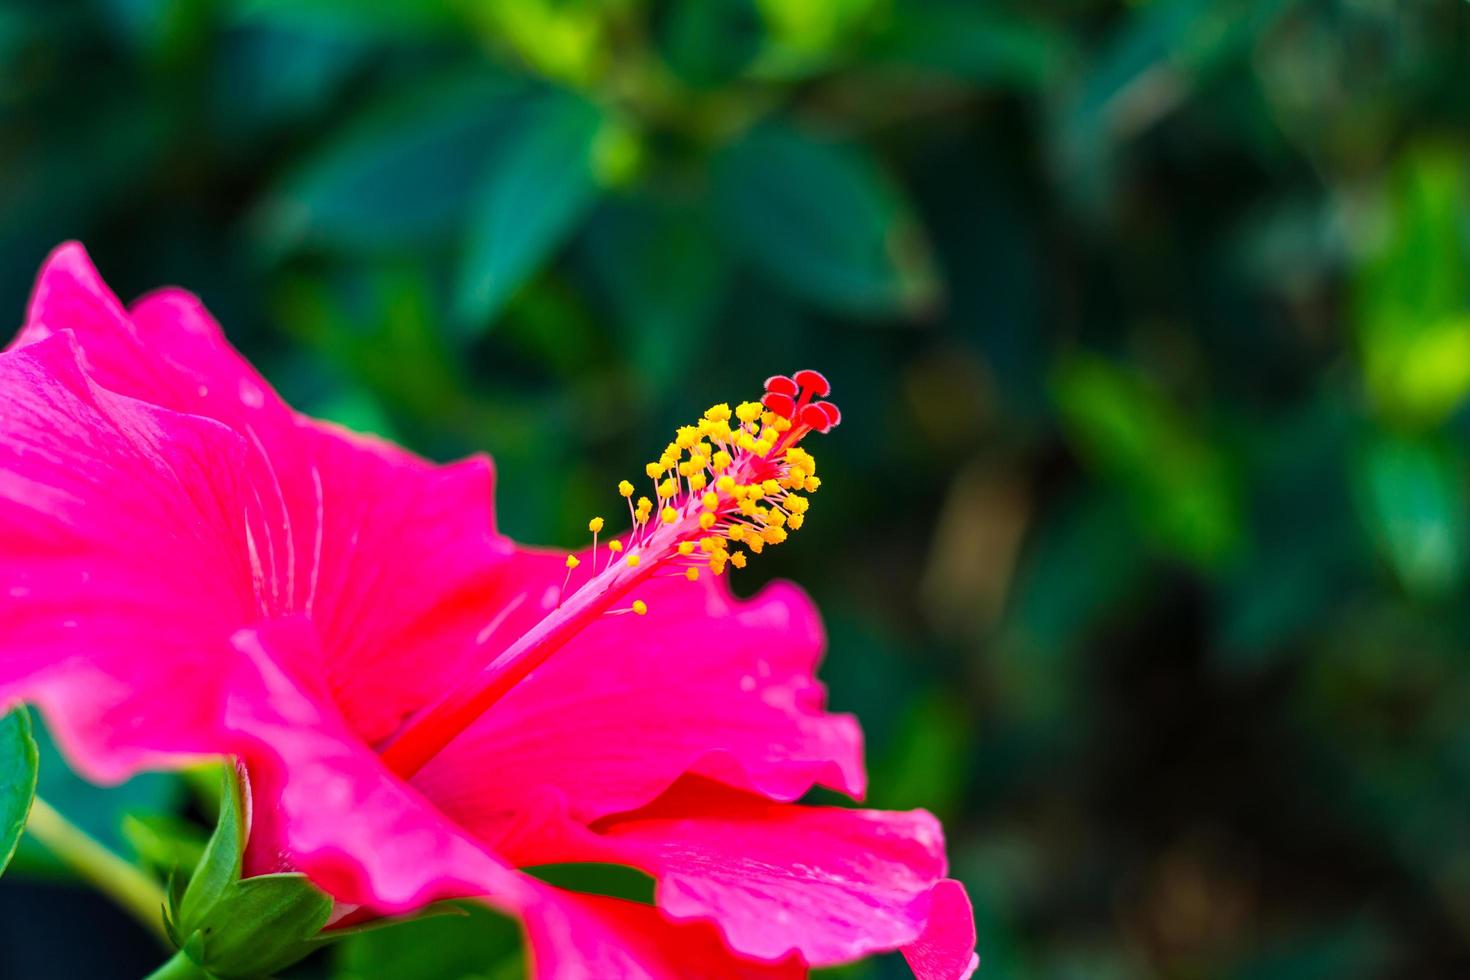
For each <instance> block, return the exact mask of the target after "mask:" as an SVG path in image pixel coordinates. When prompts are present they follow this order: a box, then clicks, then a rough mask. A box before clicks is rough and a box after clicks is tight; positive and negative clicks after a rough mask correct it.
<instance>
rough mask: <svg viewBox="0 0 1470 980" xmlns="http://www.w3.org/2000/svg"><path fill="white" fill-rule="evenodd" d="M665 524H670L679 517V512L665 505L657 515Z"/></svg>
mask: <svg viewBox="0 0 1470 980" xmlns="http://www.w3.org/2000/svg"><path fill="white" fill-rule="evenodd" d="M659 516H660V517H662V518H663V519H664V523H665V524H672V523H674V522H675V521H677V520H678V519H679V512H678V511H677V510H675V509H674V508H672V507H665V508H664V509H663V511H662V513H660V515H659Z"/></svg>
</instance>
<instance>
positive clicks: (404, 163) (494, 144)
mask: <svg viewBox="0 0 1470 980" xmlns="http://www.w3.org/2000/svg"><path fill="white" fill-rule="evenodd" d="M528 91H529V90H528V89H527V87H526V85H525V84H524V83H521V82H515V81H511V80H508V79H505V78H501V77H497V76H493V75H486V74H484V73H476V74H469V75H467V74H464V73H456V74H452V75H446V76H441V77H439V78H434V79H431V80H429V81H427V82H424V83H420V84H418V85H417V86H415V87H414V88H412V89H411V90H408V91H405V92H399V93H395V94H394V95H392V96H391V97H389V98H387V99H384V100H383V101H380V102H376V103H372V104H370V105H369V106H368V107H367V108H366V109H364V110H363V111H362V112H361V113H360V114H359V115H358V117H357V118H356V120H354V121H353V122H351V123H349V124H348V125H346V126H345V127H343V128H342V129H340V130H339V131H337V132H334V133H333V134H331V135H330V136H329V137H328V139H327V140H326V141H325V142H324V143H323V144H322V145H321V146H319V147H317V148H316V149H315V150H314V151H313V152H312V154H311V155H310V156H309V157H308V158H307V159H306V160H305V161H304V162H302V163H301V164H299V165H298V166H297V167H296V168H295V169H294V170H293V171H292V172H290V173H289V174H288V175H287V177H286V178H285V179H284V180H283V181H281V182H280V183H279V184H278V185H277V186H276V188H275V189H274V190H272V191H271V193H270V194H269V195H268V196H267V197H266V199H265V201H264V202H263V203H262V205H261V207H260V208H259V209H258V212H257V215H256V220H257V224H258V233H259V234H260V235H261V237H262V238H263V239H264V241H265V243H266V244H267V245H268V246H269V247H271V248H273V249H287V248H294V247H298V246H301V245H314V246H324V247H328V248H337V249H345V250H354V251H355V250H360V249H364V248H367V249H374V248H376V249H382V248H402V247H409V246H413V245H415V244H422V243H423V242H425V241H427V240H432V239H436V238H443V237H446V236H447V235H448V234H449V233H450V232H451V231H453V230H454V229H455V228H457V227H458V226H459V224H460V222H461V220H462V219H463V215H464V213H465V211H466V210H467V209H468V208H469V207H470V206H471V202H472V201H473V199H474V195H475V191H476V185H477V183H478V182H479V181H480V179H481V174H482V173H483V171H484V168H485V167H486V166H487V165H488V164H489V163H490V161H491V159H492V157H493V156H494V154H495V153H496V151H497V150H498V151H499V153H500V155H501V157H502V158H503V156H504V155H505V153H506V152H507V150H506V147H507V146H511V147H512V148H513V147H514V139H511V138H510V134H511V131H512V129H513V125H512V124H513V122H514V121H515V120H517V119H518V118H520V113H521V111H522V110H523V108H525V106H526V96H527V94H528ZM508 139H509V140H510V141H509V142H507V140H508Z"/></svg>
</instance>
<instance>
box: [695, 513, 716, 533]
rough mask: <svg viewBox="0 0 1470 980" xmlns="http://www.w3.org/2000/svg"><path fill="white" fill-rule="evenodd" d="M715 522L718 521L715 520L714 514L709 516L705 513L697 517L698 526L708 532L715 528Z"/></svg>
mask: <svg viewBox="0 0 1470 980" xmlns="http://www.w3.org/2000/svg"><path fill="white" fill-rule="evenodd" d="M716 520H718V518H716V517H715V515H714V514H711V513H710V512H709V511H705V512H704V513H703V514H700V515H699V526H700V527H701V528H703V529H704V530H706V531H708V530H709V529H710V528H712V527H714V526H715V521H716Z"/></svg>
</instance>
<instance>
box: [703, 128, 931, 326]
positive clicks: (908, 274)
mask: <svg viewBox="0 0 1470 980" xmlns="http://www.w3.org/2000/svg"><path fill="white" fill-rule="evenodd" d="M714 180H715V183H714V206H715V208H716V212H717V215H718V217H719V219H720V222H719V223H720V227H721V228H722V229H723V230H724V231H725V232H726V233H727V234H728V235H729V236H730V240H731V243H732V245H733V246H734V247H735V248H736V249H738V250H739V251H740V252H741V253H742V254H743V255H744V256H745V258H746V259H747V260H748V261H749V262H750V263H751V264H752V265H754V266H755V267H756V268H758V269H760V270H761V271H762V272H764V273H765V274H766V275H767V276H769V277H770V278H772V279H773V280H775V281H776V282H779V283H781V284H783V285H784V286H786V287H787V288H788V289H790V290H791V291H792V292H794V293H796V294H797V295H799V296H801V297H802V298H804V299H806V300H808V301H810V302H812V303H815V304H817V305H819V306H823V307H826V308H828V309H831V310H834V311H837V312H843V313H850V314H858V315H867V316H876V315H884V314H891V313H899V312H912V311H914V310H917V309H920V308H923V307H925V306H927V305H929V304H930V303H931V302H932V301H933V300H934V299H935V296H936V294H937V292H938V279H937V276H936V273H935V271H934V269H933V267H932V265H931V263H930V255H929V248H928V245H927V243H926V241H925V239H924V236H923V234H922V232H921V229H920V228H919V225H918V222H917V221H916V219H915V218H914V216H913V213H912V212H911V210H910V208H909V207H908V205H907V203H906V202H905V200H904V198H903V197H902V195H901V194H900V192H899V190H898V188H897V187H896V186H895V185H894V184H893V183H892V182H891V181H889V180H888V178H887V177H886V176H885V175H884V173H883V171H882V170H881V169H880V168H879V166H878V164H877V162H876V161H875V160H874V159H873V158H872V157H871V156H869V155H868V153H867V151H866V150H864V149H862V148H861V147H859V146H856V145H852V144H842V143H836V142H832V141H829V140H825V139H820V138H818V137H816V136H814V135H812V134H810V133H806V132H803V131H801V130H798V129H796V128H795V127H793V126H790V125H785V124H779V123H769V124H766V125H763V126H760V127H758V128H756V129H754V130H752V131H751V132H750V133H749V134H747V135H746V137H745V138H744V139H743V140H741V141H740V142H738V143H736V144H735V145H733V146H731V147H730V148H728V149H727V150H726V151H724V152H723V153H722V154H721V155H720V158H719V159H718V160H717V161H716V164H715V177H714Z"/></svg>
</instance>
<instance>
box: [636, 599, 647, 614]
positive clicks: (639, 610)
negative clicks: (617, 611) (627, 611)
mask: <svg viewBox="0 0 1470 980" xmlns="http://www.w3.org/2000/svg"><path fill="white" fill-rule="evenodd" d="M633 612H635V613H636V614H638V615H639V616H647V615H648V603H646V602H644V601H643V600H642V599H634V600H633Z"/></svg>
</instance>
